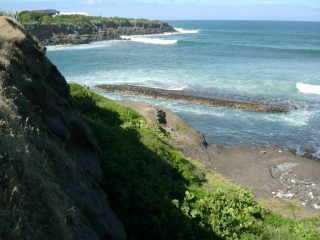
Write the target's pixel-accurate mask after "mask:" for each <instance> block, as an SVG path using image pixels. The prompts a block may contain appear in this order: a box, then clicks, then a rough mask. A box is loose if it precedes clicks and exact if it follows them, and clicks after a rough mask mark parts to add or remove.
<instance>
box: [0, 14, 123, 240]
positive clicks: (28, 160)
mask: <svg viewBox="0 0 320 240" xmlns="http://www.w3.org/2000/svg"><path fill="white" fill-rule="evenodd" d="M0 135H1V138H0V193H1V194H0V239H33V240H36V239H39V240H40V239H41V240H43V239H49V240H50V239H59V240H62V239H70V240H71V239H74V240H79V239H82V240H98V239H119V240H120V239H125V232H124V229H123V226H122V224H121V222H120V221H119V220H118V219H117V217H116V216H115V214H114V212H113V211H112V209H111V208H110V206H109V204H108V200H107V196H106V194H105V192H104V191H103V190H102V189H101V187H100V181H101V180H102V178H103V176H102V171H101V169H100V161H99V149H98V147H97V145H96V143H95V139H94V138H93V136H92V135H91V133H90V130H89V129H88V127H87V126H86V124H85V122H84V121H83V120H82V118H81V116H80V114H79V113H78V112H77V111H75V110H74V108H73V106H72V102H71V99H70V95H69V88H68V85H67V84H66V81H65V79H64V78H63V76H62V75H61V74H60V72H59V71H58V70H57V68H56V67H55V66H54V65H53V64H52V63H51V62H50V61H49V60H48V59H47V57H46V56H45V51H44V48H43V47H42V46H41V45H40V44H39V43H38V42H36V41H34V40H33V39H32V38H31V37H30V36H29V35H28V34H26V33H25V31H24V30H23V29H22V27H21V26H19V25H18V24H16V23H14V22H13V21H12V20H9V19H7V18H5V17H1V18H0Z"/></svg>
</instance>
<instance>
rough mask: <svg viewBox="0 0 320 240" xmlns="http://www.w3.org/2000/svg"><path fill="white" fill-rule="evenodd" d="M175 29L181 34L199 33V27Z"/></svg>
mask: <svg viewBox="0 0 320 240" xmlns="http://www.w3.org/2000/svg"><path fill="white" fill-rule="evenodd" d="M175 30H176V31H177V32H178V33H180V34H194V33H199V32H200V30H199V29H184V28H175Z"/></svg>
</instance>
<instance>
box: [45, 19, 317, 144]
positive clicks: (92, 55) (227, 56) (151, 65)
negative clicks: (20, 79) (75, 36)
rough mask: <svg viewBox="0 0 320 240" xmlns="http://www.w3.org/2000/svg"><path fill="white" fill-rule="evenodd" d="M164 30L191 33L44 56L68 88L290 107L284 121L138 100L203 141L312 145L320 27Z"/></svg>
mask: <svg viewBox="0 0 320 240" xmlns="http://www.w3.org/2000/svg"><path fill="white" fill-rule="evenodd" d="M170 23H171V24H172V25H173V26H175V27H178V28H183V29H184V30H186V29H188V30H193V31H184V32H183V31H182V32H181V33H180V34H174V35H158V36H145V37H143V38H141V37H139V38H136V39H132V40H133V41H108V42H99V43H94V44H88V45H81V46H63V47H50V48H49V51H48V55H49V57H50V59H51V60H53V62H55V63H56V64H57V65H58V67H59V69H60V70H61V71H62V73H63V74H64V75H65V76H66V78H67V80H68V81H72V82H78V83H81V84H87V85H90V86H93V85H95V84H98V83H130V84H137V85H143V86H149V87H158V88H166V89H185V90H188V91H193V92H195V93H197V94H200V95H207V96H211V95H212V96H222V97H232V98H237V99H258V100H259V101H266V102H277V103H278V102H285V103H289V104H292V105H295V106H298V110H296V111H293V112H291V113H289V114H263V113H249V112H243V111H239V110H233V109H228V108H214V107H206V106H199V105H191V104H187V103H183V102H174V101H156V100H152V99H150V98H138V99H140V100H141V99H143V100H146V101H149V102H153V103H155V104H159V105H163V106H165V107H168V108H170V109H171V110H173V111H175V112H177V113H179V114H180V116H181V117H183V118H184V119H185V120H186V121H187V122H188V123H189V124H191V125H192V126H193V127H195V128H196V129H198V130H200V131H201V132H203V133H204V134H205V135H206V137H207V139H208V141H209V142H212V143H221V144H231V145H238V144H245V145H279V146H282V147H297V146H304V145H314V146H317V147H319V146H320V141H319V140H320V108H319V107H320V91H319V89H318V88H317V86H315V85H320V23H307V22H246V21H178V22H170ZM180 31H181V30H180ZM297 83H303V84H309V85H302V86H300V87H299V89H298V88H297V85H296V84H297ZM310 84H311V85H310ZM307 91H309V92H310V91H311V92H312V93H311V94H307V93H306V92H307ZM109 96H111V97H114V98H118V97H119V96H116V95H109ZM136 99H137V98H135V100H136Z"/></svg>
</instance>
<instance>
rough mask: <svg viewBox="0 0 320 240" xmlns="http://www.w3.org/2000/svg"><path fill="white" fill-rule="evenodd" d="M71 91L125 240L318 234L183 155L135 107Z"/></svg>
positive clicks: (277, 237)
mask: <svg viewBox="0 0 320 240" xmlns="http://www.w3.org/2000/svg"><path fill="white" fill-rule="evenodd" d="M71 94H72V98H73V103H74V105H75V106H76V107H77V108H79V109H80V111H81V112H82V114H83V115H84V117H85V119H86V120H87V122H88V123H89V124H90V126H91V128H92V130H93V133H94V134H95V136H96V138H97V141H98V145H99V146H100V149H101V156H102V160H103V162H102V165H103V170H104V184H103V188H104V189H105V191H106V192H107V193H108V196H109V198H110V202H111V205H112V207H113V209H114V210H115V211H116V212H117V214H118V216H119V217H120V219H121V220H122V222H123V224H124V225H125V228H126V231H127V235H128V239H137V240H138V239H139V240H141V239H184V240H186V239H261V240H262V239H265V240H267V239H270V240H271V239H272V240H280V239H281V240H285V239H288V240H289V239H290V240H292V239H306V240H309V239H310V240H316V239H320V235H319V233H318V232H317V230H316V227H317V224H319V221H318V220H313V221H311V220H308V221H294V220H288V219H284V218H282V217H280V216H276V215H274V214H272V213H270V212H268V211H267V210H265V209H263V208H262V207H261V206H260V205H259V204H258V203H256V202H255V201H254V199H253V196H252V194H251V193H250V192H248V191H246V190H244V189H242V188H240V187H237V186H235V185H233V184H231V183H229V182H227V181H225V180H224V179H223V178H222V177H220V176H219V175H217V174H216V173H214V172H212V171H209V170H206V169H205V168H204V167H203V166H202V165H201V163H199V162H196V161H193V160H191V159H187V158H185V157H184V156H183V155H182V154H181V153H180V152H179V151H177V150H175V149H174V148H172V147H171V146H170V145H169V144H168V139H169V137H170V136H167V135H166V134H164V133H163V132H162V131H161V130H160V128H158V127H151V126H147V124H146V121H145V120H144V119H143V118H142V117H141V116H140V115H138V114H137V113H136V112H134V111H132V110H131V109H129V108H126V107H123V106H121V105H119V104H117V103H115V102H113V101H111V100H108V99H106V98H103V97H101V96H99V95H96V94H94V93H93V92H91V91H90V90H88V89H86V88H83V87H81V86H79V85H75V84H72V85H71Z"/></svg>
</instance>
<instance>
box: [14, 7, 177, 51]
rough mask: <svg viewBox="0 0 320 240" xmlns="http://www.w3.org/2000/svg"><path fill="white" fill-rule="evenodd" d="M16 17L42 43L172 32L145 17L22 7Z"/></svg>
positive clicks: (88, 41) (89, 40)
mask: <svg viewBox="0 0 320 240" xmlns="http://www.w3.org/2000/svg"><path fill="white" fill-rule="evenodd" d="M18 20H19V22H20V23H22V24H23V25H24V27H25V28H26V30H27V31H29V32H30V33H31V34H33V35H34V36H36V37H37V38H38V39H39V40H40V41H41V42H42V43H43V44H44V45H59V44H81V43H90V42H93V41H102V40H112V39H120V36H121V35H141V34H158V33H164V32H174V31H175V30H174V28H173V27H171V26H170V25H169V24H167V23H165V22H161V21H153V20H146V19H127V18H118V17H113V18H106V17H93V16H81V15H60V16H49V15H46V14H40V13H34V12H28V11H23V12H20V13H19V14H18Z"/></svg>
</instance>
